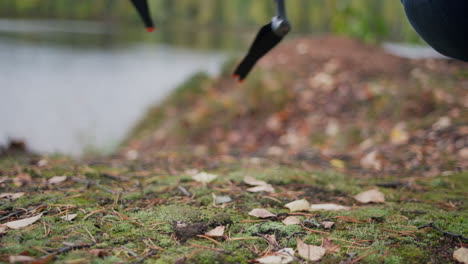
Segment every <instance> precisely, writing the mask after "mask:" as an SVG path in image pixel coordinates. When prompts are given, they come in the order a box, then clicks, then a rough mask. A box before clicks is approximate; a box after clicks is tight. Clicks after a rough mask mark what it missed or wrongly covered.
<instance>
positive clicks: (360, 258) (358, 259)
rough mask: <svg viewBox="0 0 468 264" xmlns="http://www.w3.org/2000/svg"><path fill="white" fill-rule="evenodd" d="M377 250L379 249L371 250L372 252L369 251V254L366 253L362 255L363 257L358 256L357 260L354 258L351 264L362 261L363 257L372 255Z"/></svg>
mask: <svg viewBox="0 0 468 264" xmlns="http://www.w3.org/2000/svg"><path fill="white" fill-rule="evenodd" d="M376 252H378V250H374V251H371V252H369V253H368V254H366V255H364V256H362V257H359V258H357V259H355V260H353V261H351V264H355V263H358V262H359V261H361V260H362V259H364V258H367V257H368V256H370V255H372V254H374V253H376Z"/></svg>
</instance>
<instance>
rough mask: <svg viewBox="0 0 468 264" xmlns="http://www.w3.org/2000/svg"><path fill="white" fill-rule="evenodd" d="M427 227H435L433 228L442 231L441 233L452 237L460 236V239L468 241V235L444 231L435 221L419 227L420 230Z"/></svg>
mask: <svg viewBox="0 0 468 264" xmlns="http://www.w3.org/2000/svg"><path fill="white" fill-rule="evenodd" d="M427 227H430V228H433V229H435V230H437V231H439V232H441V233H442V234H444V235H445V236H448V237H452V238H458V239H461V240H462V241H468V237H464V236H463V235H460V234H454V233H450V232H447V231H444V230H442V229H440V228H438V227H437V226H435V225H434V223H433V222H432V223H429V224H426V225H423V226H420V227H418V230H420V229H423V228H427Z"/></svg>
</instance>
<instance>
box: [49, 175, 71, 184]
mask: <svg viewBox="0 0 468 264" xmlns="http://www.w3.org/2000/svg"><path fill="white" fill-rule="evenodd" d="M66 180H67V176H54V177H52V178H50V179H49V180H48V181H47V183H48V184H59V183H62V182H64V181H66Z"/></svg>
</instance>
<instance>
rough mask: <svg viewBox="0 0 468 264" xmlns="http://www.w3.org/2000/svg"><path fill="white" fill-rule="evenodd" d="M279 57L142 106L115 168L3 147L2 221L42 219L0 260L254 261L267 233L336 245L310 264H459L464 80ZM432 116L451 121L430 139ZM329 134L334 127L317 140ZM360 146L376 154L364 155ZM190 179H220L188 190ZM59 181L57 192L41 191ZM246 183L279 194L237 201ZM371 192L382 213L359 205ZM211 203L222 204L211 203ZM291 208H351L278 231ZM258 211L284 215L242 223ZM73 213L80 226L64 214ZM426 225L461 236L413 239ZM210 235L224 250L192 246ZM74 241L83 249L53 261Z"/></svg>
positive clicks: (307, 44) (412, 65)
mask: <svg viewBox="0 0 468 264" xmlns="http://www.w3.org/2000/svg"><path fill="white" fill-rule="evenodd" d="M324 43H325V44H324ZM277 51H278V52H276V53H272V54H271V55H269V56H268V57H267V58H265V59H266V60H264V61H263V63H264V65H263V66H262V65H259V66H261V67H263V70H260V71H256V72H255V74H252V76H251V77H250V78H249V80H248V81H247V82H246V83H245V84H244V85H243V86H241V87H239V86H236V85H235V84H234V82H233V81H232V80H231V79H230V78H229V76H228V75H229V74H228V73H229V70H228V68H229V69H230V68H232V63H231V64H230V63H228V64H226V67H225V70H223V73H222V74H221V76H220V77H219V78H215V79H212V78H209V77H207V76H206V75H203V74H199V75H196V76H195V77H193V78H192V79H190V80H189V81H188V82H187V83H186V84H185V85H183V86H181V87H180V88H179V89H178V90H177V91H176V92H175V93H174V94H173V95H172V96H170V97H169V98H168V99H167V100H166V101H165V102H163V103H162V104H161V105H158V106H155V108H154V109H152V110H150V111H149V113H148V115H147V116H146V117H145V118H144V119H143V120H142V121H141V123H140V124H139V125H138V126H137V127H136V128H135V129H134V131H133V133H132V134H131V136H130V137H129V139H128V140H127V141H126V142H124V143H123V147H122V151H121V152H119V153H117V154H116V155H114V156H112V157H104V158H97V159H92V160H91V159H89V160H87V159H85V160H84V161H80V162H77V161H73V160H70V159H67V158H64V157H61V156H53V157H32V156H30V155H13V156H8V153H7V155H2V149H0V155H2V156H0V194H2V193H12V192H15V193H16V192H24V193H25V195H24V196H23V197H21V198H19V199H17V200H8V199H2V200H0V219H1V220H0V224H4V223H6V222H8V221H12V220H17V219H23V218H26V217H29V216H33V215H37V214H39V213H43V215H42V217H41V219H40V220H39V221H38V222H36V223H34V224H33V225H31V226H28V227H25V228H22V229H19V230H8V231H7V232H6V233H4V234H0V262H1V261H5V262H8V261H9V257H10V256H14V255H30V256H33V257H35V258H37V259H38V260H40V261H39V262H37V263H47V262H48V261H50V260H51V259H52V258H46V256H48V255H50V253H48V252H52V253H53V254H55V255H54V259H55V260H56V261H57V262H58V263H70V264H72V263H131V262H135V263H142V262H145V263H159V264H162V263H178V264H183V263H207V264H211V263H221V264H222V263H248V262H249V261H251V260H254V259H256V258H258V257H261V256H263V255H264V254H265V253H267V252H268V251H270V250H271V248H269V244H268V243H267V241H266V240H265V239H264V238H263V237H262V236H264V235H272V234H274V235H275V236H276V239H277V241H278V243H279V246H280V247H292V248H294V249H295V248H296V239H295V238H296V237H301V238H302V239H303V240H304V241H305V242H306V243H308V244H313V245H320V243H321V242H322V239H323V237H327V238H330V239H332V240H333V241H334V243H335V244H337V245H339V246H340V248H341V249H340V250H339V252H337V253H329V254H327V255H325V257H324V258H323V259H322V260H321V261H320V263H349V264H351V263H358V262H360V263H453V262H454V260H453V258H452V254H453V251H454V250H455V249H456V248H458V247H460V246H466V244H463V243H467V241H466V240H462V239H464V238H466V236H467V235H468V210H467V207H468V205H467V194H468V193H467V188H466V186H468V172H467V170H466V166H467V164H466V162H465V161H464V160H463V157H464V156H463V155H466V153H465V152H464V151H465V150H464V148H466V142H467V141H466V138H467V135H468V127H467V126H466V124H467V121H468V119H467V118H468V116H466V115H463V113H464V110H465V109H466V107H467V105H468V104H467V103H466V102H468V101H466V100H467V99H468V97H466V78H465V77H466V73H467V72H468V68H466V66H465V65H460V64H458V63H455V62H444V61H439V62H435V61H430V60H429V61H427V62H424V61H422V62H416V61H409V60H402V59H397V58H394V57H391V56H389V55H385V54H384V53H382V51H380V50H377V49H375V48H374V47H369V46H363V45H362V44H359V43H357V42H355V41H352V40H346V39H336V38H331V39H327V38H325V39H315V40H314V39H310V40H307V39H306V40H297V41H294V42H290V44H287V45H282V46H281V47H279V48H278V49H277ZM285 59H290V60H291V62H289V63H288V64H287V65H286V64H285V63H286V62H285ZM268 60H270V61H268ZM363 61H365V62H366V63H363ZM292 62H293V63H292ZM381 62H382V63H381ZM269 65H270V66H269ZM271 65H277V66H276V68H277V69H276V70H275V67H273V68H272V67H271ZM464 87H465V88H464ZM440 120H449V121H450V122H448V124H445V125H444V129H437V125H436V124H437V123H439V121H440ZM401 122H403V123H405V124H406V129H407V130H408V131H404V130H403V131H401V130H398V129H397V130H396V132H398V133H396V134H403V135H404V137H407V139H406V142H405V143H404V144H396V143H395V144H394V142H391V138H392V136H391V135H392V134H395V133H394V130H395V129H394V128H395V127H398V126H397V125H398V124H399V123H401ZM334 123H336V124H338V125H339V126H338V127H339V128H340V129H336V128H335V129H325V128H327V127H331V128H333V126H334V125H333V124H334ZM445 123H447V122H445ZM439 125H440V124H439ZM335 127H336V126H335ZM327 130H330V131H333V130H335V133H329V132H327ZM390 131H392V132H390ZM404 137H403V138H404ZM400 138H401V135H400ZM369 140H370V141H369ZM302 141H304V142H302ZM366 141H369V142H371V143H372V145H371V146H367V147H366V148H363V147H362V146H363V145H364V146H365V145H366V144H363V143H366ZM285 142H286V143H285ZM298 142H299V143H301V144H295V143H298ZM369 142H367V143H369ZM297 145H301V147H304V149H302V148H299V149H298V148H296V147H297ZM270 150H274V151H270ZM372 150H376V151H378V152H379V153H380V154H381V155H382V156H380V155H379V156H376V158H375V160H374V161H373V164H376V163H379V164H378V165H379V166H376V168H375V169H369V168H365V169H363V168H362V167H361V165H362V164H360V161H361V158H362V157H363V156H366V155H367V154H369V152H370V151H372ZM278 151H279V152H280V154H281V155H280V154H278ZM269 153H270V154H269ZM271 153H273V155H271ZM274 153H276V154H274ZM330 153H332V154H330ZM464 153H465V154H464ZM277 154H278V155H277ZM44 160H47V162H44ZM377 167H378V168H377ZM193 169H197V170H200V171H206V172H209V173H214V174H216V175H218V178H217V179H216V180H215V181H214V182H212V183H209V184H207V185H203V184H201V183H197V182H195V181H194V180H192V177H191V176H190V175H189V173H188V172H187V170H193ZM61 175H65V176H68V178H67V180H66V181H64V182H62V183H59V184H57V185H51V184H48V183H47V180H48V179H50V178H51V177H53V176H61ZM28 176H30V178H29V177H28ZM245 176H252V177H254V178H257V179H259V180H264V181H266V182H268V183H270V184H272V185H273V186H274V188H275V189H276V192H275V193H250V192H247V191H246V189H247V188H248V186H247V185H245V184H244V183H243V178H244V177H245ZM15 179H16V180H15ZM20 179H22V181H20ZM376 186H380V187H379V188H380V190H381V191H382V192H383V193H384V194H385V198H386V202H385V203H383V204H368V205H363V204H359V203H358V202H357V201H356V200H355V199H354V198H353V197H354V195H356V194H358V193H360V192H362V191H365V190H368V189H370V188H374V187H376ZM382 186H388V187H382ZM187 194H188V195H187ZM214 196H229V197H230V198H231V199H232V202H230V203H227V204H216V203H214ZM299 199H307V200H308V201H309V202H310V203H335V204H340V205H346V206H350V207H351V208H352V209H351V210H349V211H316V212H307V213H305V214H302V215H297V217H299V218H300V219H301V221H302V223H303V224H304V226H301V225H292V226H286V225H284V224H283V223H282V222H281V220H282V219H283V218H284V217H286V216H287V215H288V213H289V211H288V209H286V208H285V207H284V205H285V204H286V203H289V202H291V201H294V200H299ZM255 208H264V209H268V210H269V211H270V212H272V213H275V214H278V217H275V218H273V219H267V220H261V219H258V218H256V217H252V216H249V215H248V213H249V212H250V211H251V210H252V209H255ZM67 214H77V217H76V218H75V219H74V220H73V221H65V220H63V219H61V218H60V217H61V216H64V215H67ZM322 221H332V222H335V226H334V228H333V229H324V228H323V227H322V226H320V225H318V223H320V222H322ZM180 223H183V225H180V226H183V228H182V227H180V226H179V224H180ZM429 223H433V225H434V226H435V227H437V228H439V229H440V230H444V231H446V232H448V233H452V234H458V235H461V239H460V238H459V239H456V238H453V237H452V236H450V235H448V233H446V234H444V233H442V232H440V231H438V230H435V229H434V228H421V229H419V228H418V227H421V226H424V225H427V224H429ZM220 225H223V226H226V231H225V236H224V237H222V238H215V239H211V240H210V239H207V238H206V237H200V236H197V235H203V234H204V233H205V231H206V230H210V229H212V228H215V227H217V226H220ZM0 230H1V229H0ZM0 232H1V231H0ZM70 244H73V245H77V246H80V245H81V246H83V245H84V246H83V248H80V249H76V250H71V251H66V250H65V252H63V251H64V250H63V249H64V248H65V249H66V247H67V246H69V245H70ZM60 250H62V251H60ZM295 263H305V261H303V260H301V259H300V258H299V257H298V258H296V259H295Z"/></svg>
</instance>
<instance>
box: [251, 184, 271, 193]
mask: <svg viewBox="0 0 468 264" xmlns="http://www.w3.org/2000/svg"><path fill="white" fill-rule="evenodd" d="M247 191H248V192H253V193H257V192H267V193H273V192H275V188H273V186H272V185H271V184H266V185H259V186H255V187H252V188H248V189H247Z"/></svg>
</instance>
